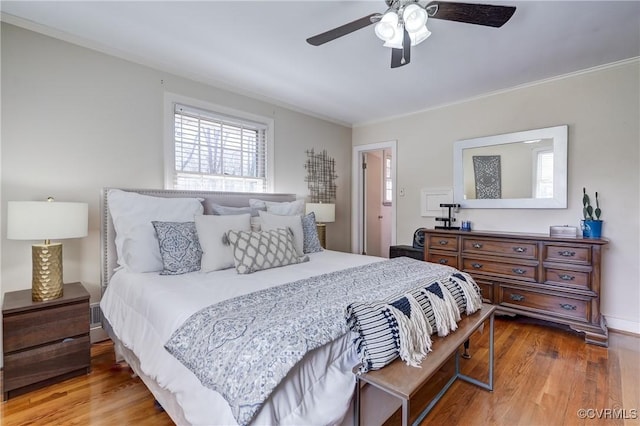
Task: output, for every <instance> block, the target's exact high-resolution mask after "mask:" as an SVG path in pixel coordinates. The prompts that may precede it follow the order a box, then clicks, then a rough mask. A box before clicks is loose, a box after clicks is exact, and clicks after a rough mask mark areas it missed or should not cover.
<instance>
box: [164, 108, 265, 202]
mask: <svg viewBox="0 0 640 426" xmlns="http://www.w3.org/2000/svg"><path fill="white" fill-rule="evenodd" d="M267 129H268V126H267V125H266V124H264V123H258V122H253V121H250V120H245V119H242V118H236V117H230V116H226V115H222V114H218V113H215V112H212V111H206V110H202V109H198V108H195V107H191V106H187V105H182V104H177V103H176V104H175V106H174V146H175V173H174V182H173V184H174V188H176V189H200V190H210V191H235V192H265V191H266V190H267V177H268V176H267V152H266V150H267V140H266V139H267Z"/></svg>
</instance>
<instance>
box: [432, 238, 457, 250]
mask: <svg viewBox="0 0 640 426" xmlns="http://www.w3.org/2000/svg"><path fill="white" fill-rule="evenodd" d="M427 245H428V246H429V248H430V249H432V250H447V251H458V237H456V236H455V235H454V236H450V235H437V234H436V235H428V236H427Z"/></svg>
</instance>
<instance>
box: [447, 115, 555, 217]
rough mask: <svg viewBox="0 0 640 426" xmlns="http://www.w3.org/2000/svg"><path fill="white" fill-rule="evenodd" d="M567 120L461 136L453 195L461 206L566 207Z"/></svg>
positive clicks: (455, 154) (456, 150)
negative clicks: (502, 132)
mask: <svg viewBox="0 0 640 426" xmlns="http://www.w3.org/2000/svg"><path fill="white" fill-rule="evenodd" d="M567 135H568V126H566V125H564V126H556V127H547V128H544V129H535V130H527V131H523V132H516V133H507V134H503V135H496V136H486V137H481V138H474V139H465V140H460V141H457V142H455V143H454V145H453V198H454V202H455V203H458V204H460V205H461V206H462V207H463V208H485V209H498V208H519V209H561V208H566V207H567Z"/></svg>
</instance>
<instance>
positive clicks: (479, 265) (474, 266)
mask: <svg viewBox="0 0 640 426" xmlns="http://www.w3.org/2000/svg"><path fill="white" fill-rule="evenodd" d="M471 266H473V268H474V269H480V268H482V263H472V264H471Z"/></svg>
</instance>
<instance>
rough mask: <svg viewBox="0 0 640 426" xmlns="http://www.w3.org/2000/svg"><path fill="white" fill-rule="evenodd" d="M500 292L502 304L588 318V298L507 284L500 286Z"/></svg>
mask: <svg viewBox="0 0 640 426" xmlns="http://www.w3.org/2000/svg"><path fill="white" fill-rule="evenodd" d="M500 293H501V294H500V300H499V303H500V305H502V306H509V307H518V308H524V309H528V310H530V311H534V312H535V311H539V312H545V313H552V314H555V315H561V316H564V317H571V318H575V319H578V320H581V321H586V320H587V319H588V318H589V316H588V312H589V311H588V309H589V301H588V300H580V299H573V298H568V297H563V296H560V295H554V294H545V293H538V292H535V291H528V290H523V289H520V288H513V287H507V286H500Z"/></svg>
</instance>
